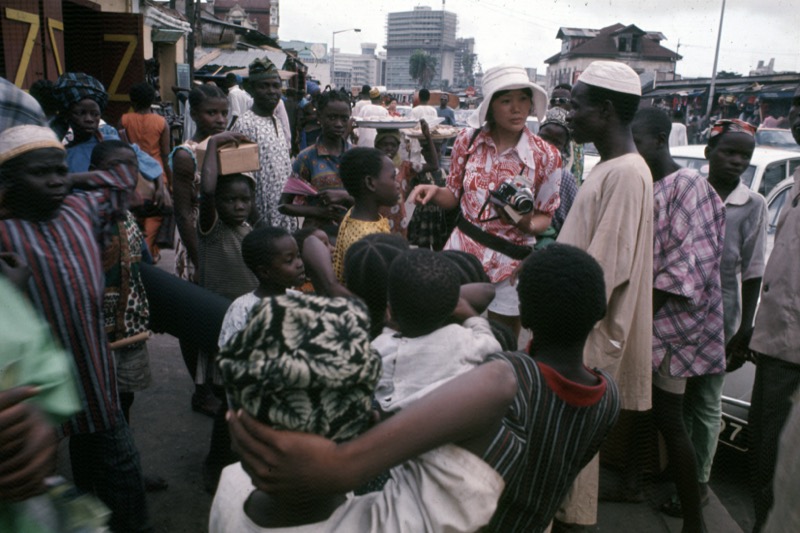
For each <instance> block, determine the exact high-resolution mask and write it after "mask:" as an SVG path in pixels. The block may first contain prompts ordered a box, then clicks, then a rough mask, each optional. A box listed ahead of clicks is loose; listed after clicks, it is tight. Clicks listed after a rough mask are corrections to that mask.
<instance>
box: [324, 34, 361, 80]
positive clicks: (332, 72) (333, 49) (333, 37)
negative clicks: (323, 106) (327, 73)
mask: <svg viewBox="0 0 800 533" xmlns="http://www.w3.org/2000/svg"><path fill="white" fill-rule="evenodd" d="M346 31H354V32H356V33H361V28H347V29H346V30H338V31H335V32H333V34H332V36H331V87H333V88H334V89H335V88H336V82H335V80H334V73H335V69H336V62H335V61H334V59H335V57H336V52H335V50H336V34H337V33H344V32H346Z"/></svg>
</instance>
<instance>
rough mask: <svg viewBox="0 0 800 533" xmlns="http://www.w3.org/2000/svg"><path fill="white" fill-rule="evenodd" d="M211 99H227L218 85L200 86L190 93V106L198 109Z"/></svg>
mask: <svg viewBox="0 0 800 533" xmlns="http://www.w3.org/2000/svg"><path fill="white" fill-rule="evenodd" d="M209 98H226V99H227V96H225V93H224V92H223V91H222V89H220V88H219V87H218V86H217V85H208V84H206V83H204V84H203V85H198V86H197V87H195V88H194V89H192V91H191V92H190V93H189V106H190V107H191V108H192V109H198V108H199V107H200V106H201V105H203V102H205V101H206V100H207V99H209Z"/></svg>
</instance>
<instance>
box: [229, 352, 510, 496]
mask: <svg viewBox="0 0 800 533" xmlns="http://www.w3.org/2000/svg"><path fill="white" fill-rule="evenodd" d="M516 392H517V380H516V376H515V374H514V371H513V369H512V368H511V366H510V365H509V364H508V363H506V362H504V361H490V362H488V363H485V364H483V365H480V366H479V367H477V368H475V369H474V370H471V371H469V372H467V373H465V374H462V375H460V376H458V377H457V378H454V379H452V380H451V381H449V382H447V383H445V384H444V385H442V386H441V387H439V388H437V389H435V390H434V391H432V392H431V393H430V394H428V395H426V396H425V397H423V398H421V399H420V400H418V401H416V402H414V403H412V404H411V405H410V406H409V407H408V408H406V409H404V410H402V411H400V412H399V413H397V414H396V415H394V416H392V417H391V418H389V419H388V420H386V421H384V422H381V423H380V424H378V425H377V426H375V427H373V428H372V429H370V430H369V431H368V432H366V433H364V434H363V435H361V436H360V437H358V438H356V439H355V440H352V441H349V442H345V443H341V444H336V443H334V442H332V441H329V440H327V439H324V438H323V437H319V436H316V435H311V434H307V433H296V432H289V431H277V430H274V429H271V428H270V427H268V426H266V425H264V424H260V423H259V422H257V421H256V420H255V419H253V418H252V417H250V416H249V415H247V414H244V413H242V412H241V411H240V412H239V413H233V412H232V411H231V412H229V413H228V423H229V425H230V429H231V436H232V439H233V448H234V450H235V451H236V452H237V453H238V454H239V455H240V457H241V458H242V466H244V468H245V470H246V471H247V472H248V474H250V476H251V477H252V479H253V483H254V484H255V486H256V487H258V488H259V489H261V490H264V491H266V492H275V493H278V492H279V493H281V494H287V493H303V494H309V493H321V494H336V493H343V492H347V491H349V490H352V489H354V488H356V487H358V486H360V485H362V484H363V483H365V482H366V481H368V480H369V479H372V478H373V477H375V476H376V475H378V474H379V473H381V472H383V471H385V470H386V469H388V468H391V467H393V466H395V465H397V464H399V463H401V462H403V461H406V460H408V459H412V458H414V457H416V456H418V455H419V454H421V453H424V452H426V451H428V450H432V449H434V448H436V447H438V446H441V445H443V444H447V443H450V442H454V443H458V444H460V445H461V446H463V447H464V448H466V449H467V450H469V451H471V452H472V453H475V454H476V455H482V454H483V452H484V451H485V447H486V445H487V444H488V441H489V439H490V438H491V437H492V436H493V435H494V433H496V431H497V429H498V426H499V424H500V422H501V420H502V417H503V416H504V415H505V412H506V410H507V409H508V406H509V405H510V403H511V402H512V400H513V398H514V395H515V394H516Z"/></svg>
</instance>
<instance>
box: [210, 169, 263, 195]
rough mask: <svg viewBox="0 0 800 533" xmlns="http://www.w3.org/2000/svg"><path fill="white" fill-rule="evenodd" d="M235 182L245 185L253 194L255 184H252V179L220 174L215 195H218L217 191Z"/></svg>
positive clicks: (239, 175)
mask: <svg viewBox="0 0 800 533" xmlns="http://www.w3.org/2000/svg"><path fill="white" fill-rule="evenodd" d="M237 182H244V183H246V184H247V186H248V187H249V188H250V192H252V193H255V190H256V184H255V183H254V182H253V178H251V177H248V176H245V175H244V174H220V176H219V177H218V178H217V190H216V194H219V191H221V190H222V189H224V188H226V187H230V186H231V185H233V184H234V183H237Z"/></svg>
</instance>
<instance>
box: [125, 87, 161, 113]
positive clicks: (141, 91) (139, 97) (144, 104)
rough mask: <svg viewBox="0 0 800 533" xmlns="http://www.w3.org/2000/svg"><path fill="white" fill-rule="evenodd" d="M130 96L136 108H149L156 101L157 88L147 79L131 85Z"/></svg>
mask: <svg viewBox="0 0 800 533" xmlns="http://www.w3.org/2000/svg"><path fill="white" fill-rule="evenodd" d="M128 96H130V97H131V104H133V108H134V109H137V110H139V109H148V108H149V107H150V106H151V105H153V102H155V101H156V90H155V89H154V88H153V86H152V85H150V84H149V83H147V82H146V81H144V82H142V83H137V84H136V85H134V86H133V87H131V90H130V92H128Z"/></svg>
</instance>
